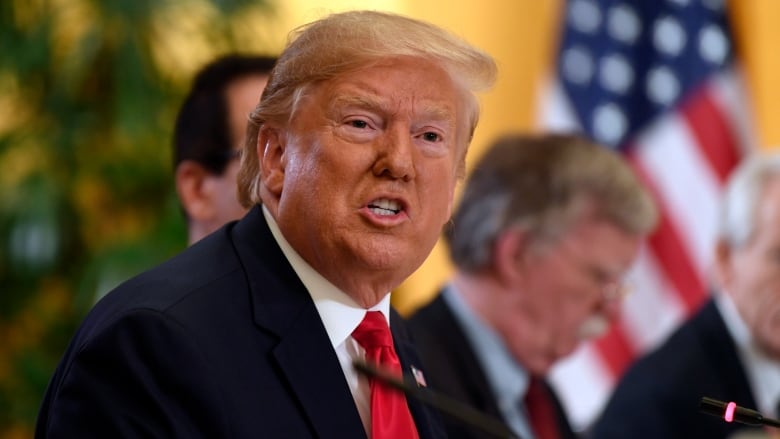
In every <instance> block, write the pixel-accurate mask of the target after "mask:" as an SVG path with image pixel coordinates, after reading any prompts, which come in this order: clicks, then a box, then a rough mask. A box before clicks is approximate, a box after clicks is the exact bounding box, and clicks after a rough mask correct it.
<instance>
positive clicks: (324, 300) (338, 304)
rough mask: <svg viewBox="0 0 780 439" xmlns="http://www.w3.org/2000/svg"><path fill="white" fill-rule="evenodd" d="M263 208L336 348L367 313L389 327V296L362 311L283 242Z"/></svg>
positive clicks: (279, 232) (272, 219)
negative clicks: (378, 316)
mask: <svg viewBox="0 0 780 439" xmlns="http://www.w3.org/2000/svg"><path fill="white" fill-rule="evenodd" d="M262 207H263V216H265V220H266V222H267V223H268V227H269V228H270V229H271V234H272V235H273V237H274V239H275V240H276V243H277V244H279V247H280V248H281V249H282V253H284V256H285V258H287V261H288V262H289V263H290V265H291V266H292V268H293V270H295V273H296V274H297V275H298V277H299V278H300V279H301V282H302V283H303V285H304V286H305V287H306V290H307V291H308V292H309V295H311V298H312V300H313V301H314V306H315V307H316V308H317V312H318V313H319V315H320V319H322V323H323V324H324V325H325V331H326V332H327V333H328V338H329V339H330V342H331V344H332V345H333V347H334V348H336V347H337V346H339V345H341V344H342V343H344V341H345V340H346V339H347V337H349V336H350V335H352V332H353V331H354V330H355V328H357V327H358V325H359V324H360V322H361V321H363V317H364V316H365V315H366V311H380V312H381V313H382V315H384V316H385V319H387V324H388V326H389V325H390V293H388V294H386V295H385V296H384V297H383V298H382V300H381V301H379V303H377V304H376V305H374V306H372V307H371V308H370V309H368V310H367V309H365V308H362V307H361V306H360V305H358V304H357V302H355V300H354V299H352V298H351V297H350V296H349V295H347V293H345V292H343V291H341V290H340V289H339V288H338V287H336V286H335V285H333V284H332V283H331V282H330V281H328V280H327V279H325V278H324V277H323V276H322V275H321V274H319V273H318V272H317V271H316V270H315V269H314V268H312V266H311V265H309V263H308V262H306V261H305V260H304V259H303V258H302V257H301V255H299V254H298V252H296V251H295V249H293V247H292V246H291V245H290V243H289V242H287V240H286V239H285V238H284V235H283V234H282V231H281V230H280V229H279V225H278V224H277V223H276V220H275V219H274V217H273V216H272V215H271V213H270V212H269V211H268V209H267V208H266V207H265V205H263V206H262Z"/></svg>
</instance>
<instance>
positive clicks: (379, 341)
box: [352, 311, 393, 350]
mask: <svg viewBox="0 0 780 439" xmlns="http://www.w3.org/2000/svg"><path fill="white" fill-rule="evenodd" d="M352 338H354V339H355V340H357V342H358V343H360V346H362V347H363V349H366V350H369V349H375V348H381V347H392V346H393V337H392V336H391V335H390V328H389V327H388V326H387V321H386V320H385V318H384V316H382V313H381V312H379V311H368V312H367V313H366V316H365V317H363V321H362V322H360V324H359V325H358V327H357V329H355V331H354V332H352Z"/></svg>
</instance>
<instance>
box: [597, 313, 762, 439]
mask: <svg viewBox="0 0 780 439" xmlns="http://www.w3.org/2000/svg"><path fill="white" fill-rule="evenodd" d="M703 396H708V397H711V398H715V399H719V400H723V401H734V402H736V403H737V404H738V405H744V406H745V407H751V408H755V406H756V404H755V401H754V398H753V395H752V394H751V392H750V387H749V385H748V381H747V377H746V375H745V371H744V369H743V368H742V364H741V363H740V361H739V359H738V356H737V351H736V347H735V345H734V342H733V341H732V339H731V336H730V334H729V332H728V330H727V329H726V325H725V323H724V322H723V318H722V317H721V316H720V313H719V312H718V310H717V308H716V306H715V303H714V302H713V301H712V300H710V301H709V302H708V303H707V304H706V305H705V306H704V307H703V308H702V309H701V310H700V311H699V312H698V313H696V314H695V315H694V316H693V317H692V318H691V319H690V320H688V321H687V322H686V323H685V324H683V325H682V326H681V327H680V328H679V329H678V330H677V331H675V333H674V334H672V336H671V337H670V338H669V339H668V340H667V341H666V342H665V343H664V344H663V345H662V346H661V347H660V348H658V349H657V350H655V351H654V352H652V353H650V354H648V355H647V356H645V357H644V358H641V359H640V360H638V361H637V362H636V363H635V364H633V365H632V366H631V367H630V368H629V370H628V371H627V372H626V374H625V375H624V376H623V377H622V378H621V380H620V382H619V384H618V386H617V388H616V390H615V392H614V393H613V395H612V396H611V398H610V401H609V402H608V403H607V407H606V409H605V411H604V413H603V414H602V415H601V417H600V419H599V420H598V421H597V423H596V425H595V426H594V429H593V438H595V439H609V438H627V437H630V438H648V439H649V438H653V439H656V438H668V439H674V438H680V439H683V438H686V439H687V438H707V439H717V438H726V437H729V436H730V435H732V434H733V433H734V432H736V431H738V430H741V429H744V428H745V427H744V426H742V425H739V424H729V423H726V422H724V421H722V420H721V419H719V418H716V417H714V416H709V415H706V414H701V413H699V401H700V400H701V398H702V397H703Z"/></svg>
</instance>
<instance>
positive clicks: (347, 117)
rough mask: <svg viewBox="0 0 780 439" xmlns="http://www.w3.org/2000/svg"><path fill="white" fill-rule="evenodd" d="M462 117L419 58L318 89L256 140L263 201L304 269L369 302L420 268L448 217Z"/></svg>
mask: <svg viewBox="0 0 780 439" xmlns="http://www.w3.org/2000/svg"><path fill="white" fill-rule="evenodd" d="M465 124H466V118H465V115H464V105H463V99H462V98H461V95H460V94H459V89H458V88H456V87H455V85H454V84H453V82H452V80H451V79H450V77H449V76H448V75H447V74H446V73H445V72H444V71H443V70H442V69H441V68H439V67H438V66H436V65H435V64H433V63H430V62H427V61H424V60H419V59H411V58H399V59H393V60H390V61H387V62H384V63H381V64H378V65H374V66H372V67H368V68H364V69H362V70H359V71H356V72H352V73H347V74H343V75H341V76H339V77H337V78H335V79H332V80H329V81H326V82H323V83H321V84H318V85H315V86H314V87H312V88H311V89H309V90H308V92H307V93H306V95H305V96H304V97H303V99H302V101H301V103H300V105H299V107H298V109H297V111H296V112H295V114H294V115H293V117H292V122H291V123H290V126H289V127H286V128H281V129H277V130H276V131H277V133H278V136H276V137H274V136H273V135H272V136H271V137H263V138H261V142H266V144H265V145H263V144H261V145H260V148H261V149H265V155H264V158H263V160H264V164H263V180H264V184H265V186H266V187H267V188H268V189H269V191H270V192H271V193H272V198H276V199H277V200H278V201H277V200H273V199H272V200H269V201H268V202H266V200H264V203H265V204H266V205H268V206H269V209H271V211H272V212H274V213H275V216H276V219H277V221H278V222H279V224H280V227H281V229H282V231H283V233H284V236H285V237H286V239H287V240H288V241H289V242H290V243H291V244H292V246H293V247H294V248H295V249H296V251H298V252H299V253H300V254H301V255H302V256H303V258H304V259H305V260H306V261H307V262H308V263H309V264H310V265H312V266H313V267H314V268H315V269H316V270H317V271H318V272H319V273H321V274H323V275H324V276H325V277H326V278H327V279H328V280H330V281H331V282H332V283H334V284H335V285H336V286H338V287H340V288H341V289H343V290H344V291H346V292H347V293H348V294H350V295H351V296H352V297H353V298H355V299H356V300H357V301H358V302H359V303H361V304H364V305H370V304H371V302H373V301H375V300H378V298H381V297H382V296H384V295H385V294H386V293H387V292H388V291H390V289H391V288H394V287H395V286H397V285H398V283H400V282H401V281H402V280H403V279H405V278H406V277H407V276H408V275H409V274H411V273H412V272H413V271H414V270H415V269H417V267H419V266H420V264H421V263H422V262H423V260H424V259H425V258H426V257H427V256H428V254H429V252H430V250H431V249H432V248H433V245H434V244H435V242H436V240H437V238H438V236H439V234H440V232H441V229H442V227H443V225H444V223H445V222H446V221H447V220H448V219H449V216H450V213H451V208H452V200H453V193H454V188H455V184H456V181H457V170H458V167H459V165H460V164H462V160H463V154H464V148H465V143H466V142H465V140H464V139H465V136H466V135H467V127H466V126H465ZM273 129H274V128H273V127H271V130H273ZM262 139H268V140H266V141H264V140H262ZM277 144H278V145H281V146H279V147H278V148H276V146H275V145H277ZM277 203H278V204H277Z"/></svg>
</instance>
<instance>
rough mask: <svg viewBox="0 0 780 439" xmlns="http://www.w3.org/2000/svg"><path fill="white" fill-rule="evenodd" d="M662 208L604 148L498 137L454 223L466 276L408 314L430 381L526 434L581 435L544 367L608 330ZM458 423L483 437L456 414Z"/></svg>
mask: <svg viewBox="0 0 780 439" xmlns="http://www.w3.org/2000/svg"><path fill="white" fill-rule="evenodd" d="M656 217H657V212H656V208H655V206H654V204H653V202H652V200H651V197H650V195H649V193H648V192H647V191H646V190H645V189H644V188H643V187H642V185H641V184H640V183H639V181H638V180H637V178H636V176H635V175H634V173H633V172H632V170H631V169H630V168H629V166H628V165H627V164H626V163H625V162H624V161H623V159H622V158H621V157H620V156H619V155H618V154H616V153H615V152H614V151H612V150H610V149H608V148H606V147H603V146H601V145H597V144H594V143H591V142H589V141H587V140H585V139H583V138H580V137H577V136H573V135H563V134H544V135H538V136H532V135H519V134H518V135H509V136H506V137H504V138H501V139H499V140H498V141H496V142H495V143H494V144H492V145H491V146H490V148H489V149H488V150H487V152H486V153H485V155H484V156H483V157H482V158H481V159H480V160H479V161H478V162H477V164H476V166H475V167H474V169H473V172H472V173H471V174H470V175H469V178H468V180H467V183H466V186H465V190H464V193H463V197H462V199H461V201H460V203H459V205H458V207H457V210H456V212H455V215H454V217H453V219H452V222H451V224H450V225H449V228H448V229H447V233H446V238H447V243H448V244H449V252H450V258H451V260H452V262H453V263H454V265H455V274H454V275H453V277H452V279H451V281H450V282H449V283H448V284H447V285H446V286H445V287H444V289H443V290H442V291H441V293H440V294H439V295H438V296H437V297H436V298H434V300H433V301H432V302H431V303H430V304H428V305H426V306H424V307H423V308H421V309H419V310H418V311H417V312H416V313H415V314H414V315H413V316H412V317H411V318H410V329H411V330H412V336H413V337H414V339H415V342H416V343H417V345H418V346H419V348H420V352H421V355H422V356H423V364H424V365H425V367H426V369H427V376H426V377H427V382H428V384H429V386H430V387H431V388H433V389H435V390H439V391H441V392H444V393H446V394H448V395H450V396H452V397H454V398H456V399H458V400H461V401H463V402H467V403H469V404H470V405H472V406H473V407H475V408H477V409H479V410H481V411H483V412H485V413H487V414H490V415H492V416H494V417H496V418H498V419H500V420H502V421H503V422H504V423H505V424H506V425H507V426H508V427H510V428H511V430H512V431H514V432H515V434H517V435H518V436H519V437H523V438H539V439H548V438H571V437H574V433H573V432H572V429H571V427H570V424H569V422H568V420H567V417H566V414H565V412H564V410H563V408H562V406H561V404H560V402H559V400H558V398H557V397H556V395H555V394H554V392H553V391H552V389H551V388H550V386H549V385H548V383H547V382H546V380H545V375H546V374H547V372H548V371H549V370H550V368H551V367H552V366H553V365H554V364H555V363H556V361H558V360H559V359H561V358H563V357H566V356H567V355H569V354H570V353H572V352H573V351H574V350H575V348H576V347H577V346H578V345H579V344H580V342H582V341H583V340H585V339H587V338H590V337H594V336H597V335H600V334H602V333H603V332H604V331H605V330H606V329H607V328H608V325H609V323H610V321H611V320H613V319H614V318H615V316H616V313H617V309H618V305H619V299H620V298H621V296H622V294H623V292H624V288H625V286H624V285H623V278H624V276H625V274H626V272H627V271H628V270H629V268H630V267H631V265H632V263H633V262H634V260H635V258H636V257H637V255H638V252H639V249H640V246H641V244H642V242H643V238H644V237H645V236H646V234H648V233H649V232H650V231H651V230H652V229H653V227H654V225H655V223H656ZM445 421H447V419H445ZM447 430H448V434H449V436H450V437H451V438H477V437H483V436H482V435H480V434H479V432H476V431H472V430H470V429H468V428H466V427H465V426H464V425H462V424H460V423H458V422H456V421H454V420H452V421H451V422H449V423H448V425H447Z"/></svg>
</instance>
